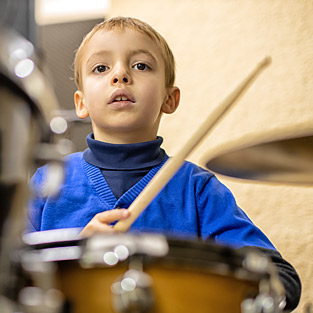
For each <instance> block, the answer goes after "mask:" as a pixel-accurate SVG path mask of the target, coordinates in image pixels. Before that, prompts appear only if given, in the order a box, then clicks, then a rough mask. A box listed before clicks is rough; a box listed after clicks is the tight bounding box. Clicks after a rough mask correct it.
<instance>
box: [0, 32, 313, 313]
mask: <svg viewBox="0 0 313 313" xmlns="http://www.w3.org/2000/svg"><path fill="white" fill-rule="evenodd" d="M0 42H1V45H0V82H1V85H0V109H1V114H0V119H1V124H0V194H1V199H2V208H1V211H0V240H1V241H0V311H1V312H3V313H13V312H23V313H37V312H40V313H46V312H47V313H68V312H72V313H86V312H93V313H100V312H112V313H114V312H118V313H122V312H138V313H139V312H147V313H148V312H160V313H170V312H171V313H172V312H188V313H189V312H191V311H192V310H194V311H196V312H215V313H216V312H223V313H235V312H242V313H259V312H267V313H277V312H281V311H282V310H283V308H284V305H285V292H284V289H283V286H282V284H281V283H280V280H279V279H278V274H277V272H276V269H275V267H274V266H273V264H272V263H271V261H270V260H269V259H268V258H267V257H266V256H265V255H263V254H261V253H259V252H257V251H255V250H253V249H247V250H242V251H238V250H234V249H231V248H229V247H226V246H221V245H216V244H214V243H211V242H200V241H191V240H183V239H177V238H168V237H165V236H163V235H161V234H136V235H134V234H127V233H126V231H127V230H128V228H129V227H130V225H131V223H132V222H133V221H134V220H125V221H123V222H119V223H117V224H116V226H115V228H116V229H117V230H118V231H119V232H117V233H115V234H112V235H94V236H92V237H90V238H81V237H80V236H79V230H78V229H62V230H52V231H44V232H37V233H30V234H27V235H24V236H22V234H23V231H24V226H25V225H24V223H25V219H26V217H25V214H26V207H27V199H28V197H29V192H30V191H29V190H28V187H27V186H28V179H29V175H30V173H31V171H32V170H33V169H34V168H35V167H36V166H37V165H38V164H40V162H44V163H49V166H50V167H51V170H50V175H48V177H47V179H46V183H45V185H44V186H43V189H42V190H41V191H40V192H43V193H45V194H51V193H53V192H56V191H57V188H58V186H59V185H60V183H61V181H62V173H63V171H62V159H63V156H64V155H65V154H67V153H68V151H66V149H64V147H65V146H67V144H64V140H65V139H64V133H65V131H66V128H67V123H66V121H65V120H64V119H63V118H61V117H59V116H58V115H57V110H58V104H57V101H56V98H55V95H54V93H53V91H52V89H51V87H50V85H49V84H48V82H47V80H46V79H45V78H44V75H43V73H42V72H41V71H40V69H39V67H38V66H37V64H36V54H35V51H34V48H33V46H32V45H31V44H30V43H29V42H28V41H27V40H25V39H24V38H21V37H20V36H19V35H17V34H16V33H14V32H12V30H9V29H7V30H2V31H1V32H0ZM269 63H270V59H269V58H265V59H264V60H263V61H262V62H261V63H259V64H258V65H257V66H256V68H255V69H254V70H253V71H252V72H251V73H250V74H249V75H248V76H247V78H246V79H245V80H244V81H243V82H242V83H241V84H240V85H239V86H238V88H237V89H236V90H235V91H234V92H233V93H232V94H230V95H229V96H228V97H227V98H226V99H225V101H224V102H223V103H222V104H221V105H220V106H219V107H218V109H217V110H216V112H214V113H213V114H211V115H210V118H209V119H208V120H207V121H205V123H204V124H203V126H201V127H200V128H199V130H198V131H197V132H196V134H195V135H194V136H193V137H192V138H191V139H190V141H189V142H187V144H186V146H185V147H184V148H183V149H182V151H181V152H179V153H178V154H177V156H176V157H173V158H171V159H170V160H171V162H170V163H169V164H167V163H166V164H165V166H164V168H165V169H164V170H163V169H161V170H160V171H159V173H158V174H157V175H156V176H155V178H154V179H153V180H152V181H151V184H149V185H148V186H147V188H146V189H145V190H144V192H143V194H141V195H140V196H139V197H138V199H136V201H135V202H134V204H133V205H132V206H131V207H130V208H129V209H130V210H132V211H133V214H132V215H131V216H132V217H134V218H136V216H138V215H139V214H140V212H141V211H142V210H143V209H144V208H145V207H146V206H147V205H148V204H149V202H150V201H152V199H153V198H154V196H155V194H156V193H158V192H159V191H160V190H161V189H162V186H164V185H165V184H166V183H167V181H168V180H169V179H170V178H171V177H172V175H173V173H175V171H177V170H178V169H179V167H180V166H181V164H182V162H183V160H184V159H185V157H186V156H187V155H188V154H189V153H190V152H191V150H192V149H193V148H194V146H195V145H197V144H198V142H200V140H201V139H202V137H203V136H204V135H205V134H207V133H208V132H209V131H210V130H211V129H212V127H213V126H214V124H215V123H216V121H218V119H219V118H220V117H221V116H222V115H223V114H224V113H225V112H226V110H227V109H228V108H229V107H230V106H231V105H232V104H233V103H234V102H235V101H237V100H238V98H239V97H240V96H241V95H242V94H243V93H244V91H245V90H246V89H247V88H248V87H249V85H250V84H251V83H252V82H253V81H254V80H255V78H256V77H257V75H259V73H260V72H261V71H262V70H263V69H264V68H265V67H266V66H267V65H268V64H269ZM312 147H313V146H312V137H311V136H310V135H309V134H308V135H307V136H305V137H303V138H288V139H286V138H281V139H280V140H277V141H274V142H267V143H260V144H258V145H255V146H249V147H241V148H240V149H237V150H234V151H226V152H225V153H223V154H221V155H219V156H216V157H215V158H213V159H210V160H209V161H207V167H208V168H209V169H211V170H213V171H216V172H217V173H222V174H226V175H230V176H235V177H242V178H248V179H264V180H269V181H276V180H277V181H283V182H295V181H296V182H304V183H308V182H309V183H312V179H313V175H312V172H313V168H312V163H311V162H310V158H311V155H312ZM269 149H270V151H271V156H272V155H275V157H274V158H273V159H267V158H264V155H267V154H268V150H269ZM272 151H275V152H276V153H275V154H274V153H272ZM295 159H298V160H299V159H300V160H301V161H303V162H294V160H295ZM300 164H301V166H300ZM291 165H292V166H291Z"/></svg>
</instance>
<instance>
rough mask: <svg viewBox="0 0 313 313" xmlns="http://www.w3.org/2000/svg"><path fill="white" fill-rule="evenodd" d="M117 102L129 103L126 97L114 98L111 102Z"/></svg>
mask: <svg viewBox="0 0 313 313" xmlns="http://www.w3.org/2000/svg"><path fill="white" fill-rule="evenodd" d="M117 101H130V100H129V99H128V98H127V97H116V98H115V99H114V100H113V102H117Z"/></svg>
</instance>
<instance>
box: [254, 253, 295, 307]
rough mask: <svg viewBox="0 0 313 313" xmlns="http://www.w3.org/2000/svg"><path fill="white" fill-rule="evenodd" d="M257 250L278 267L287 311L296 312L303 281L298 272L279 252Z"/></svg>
mask: <svg viewBox="0 0 313 313" xmlns="http://www.w3.org/2000/svg"><path fill="white" fill-rule="evenodd" d="M257 249H259V250H260V251H261V252H263V253H264V254H266V255H267V256H268V257H270V258H271V260H272V262H273V263H274V264H275V265H276V268H277V271H278V275H279V278H280V280H281V282H282V283H283V285H284V287H285V291H286V300H287V304H286V307H285V310H286V311H292V310H294V309H295V308H296V307H297V305H298V303H299V301H300V296H301V281H300V278H299V276H298V274H297V272H296V270H295V269H294V268H293V266H292V265H291V264H290V263H288V262H287V261H286V260H285V259H283V257H282V256H281V254H280V253H279V252H278V251H275V250H271V249H265V248H257Z"/></svg>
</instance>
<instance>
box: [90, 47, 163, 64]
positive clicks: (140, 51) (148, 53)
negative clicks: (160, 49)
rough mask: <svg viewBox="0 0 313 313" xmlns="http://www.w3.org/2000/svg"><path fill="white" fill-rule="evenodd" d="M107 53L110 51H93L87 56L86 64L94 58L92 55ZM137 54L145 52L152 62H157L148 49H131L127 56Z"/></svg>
mask: <svg viewBox="0 0 313 313" xmlns="http://www.w3.org/2000/svg"><path fill="white" fill-rule="evenodd" d="M109 54H111V52H110V51H107V50H101V51H98V52H95V53H93V54H92V55H90V56H89V58H88V59H87V62H86V64H88V63H89V62H90V60H92V58H94V57H97V56H104V55H109ZM137 54H146V55H148V56H149V57H150V58H152V59H153V61H154V62H157V60H156V58H155V56H154V55H153V54H152V53H151V52H150V51H148V50H146V49H136V50H133V51H131V52H130V54H129V57H133V56H135V55H137Z"/></svg>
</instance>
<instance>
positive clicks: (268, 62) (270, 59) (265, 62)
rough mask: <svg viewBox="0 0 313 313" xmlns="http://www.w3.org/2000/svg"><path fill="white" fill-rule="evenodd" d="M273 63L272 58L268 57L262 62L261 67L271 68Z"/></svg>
mask: <svg viewBox="0 0 313 313" xmlns="http://www.w3.org/2000/svg"><path fill="white" fill-rule="evenodd" d="M271 63H272V58H271V57H270V56H269V55H268V56H266V57H265V58H264V59H263V60H262V61H261V62H260V66H261V67H263V66H264V67H265V66H269V65H270V64H271Z"/></svg>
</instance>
